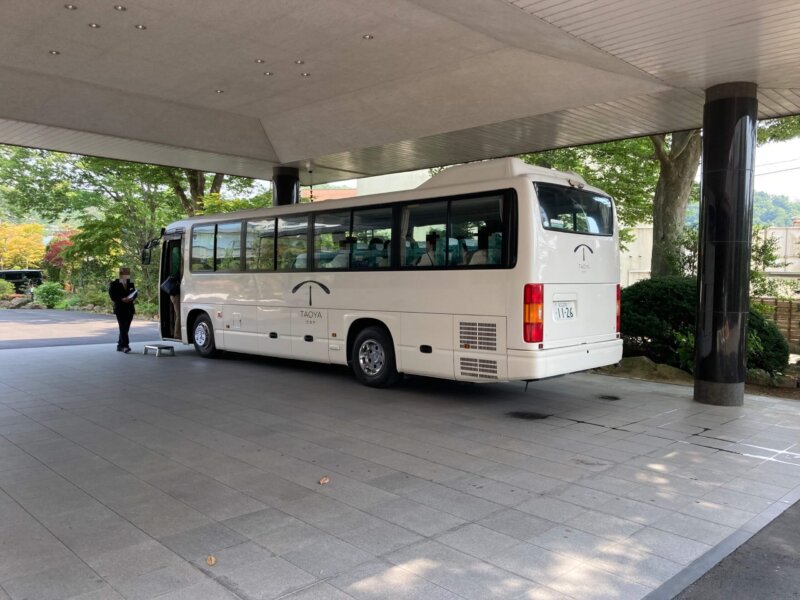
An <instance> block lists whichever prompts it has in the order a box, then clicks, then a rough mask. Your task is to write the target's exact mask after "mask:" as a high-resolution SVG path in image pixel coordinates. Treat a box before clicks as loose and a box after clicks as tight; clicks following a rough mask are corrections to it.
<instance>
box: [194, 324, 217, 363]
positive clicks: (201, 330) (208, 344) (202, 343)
mask: <svg viewBox="0 0 800 600" xmlns="http://www.w3.org/2000/svg"><path fill="white" fill-rule="evenodd" d="M192 332H193V335H192V338H193V340H194V349H195V350H196V351H197V353H198V354H199V355H200V356H202V357H203V358H214V357H216V356H218V355H219V350H217V346H216V344H214V327H213V326H212V325H211V319H209V318H208V315H200V316H199V317H197V319H196V320H195V322H194V325H193V327H192Z"/></svg>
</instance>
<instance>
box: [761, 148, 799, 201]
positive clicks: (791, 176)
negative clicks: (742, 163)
mask: <svg viewBox="0 0 800 600" xmlns="http://www.w3.org/2000/svg"><path fill="white" fill-rule="evenodd" d="M753 187H754V188H755V190H756V191H757V192H767V193H769V194H778V195H781V196H788V197H789V198H790V199H791V200H795V201H800V138H795V139H793V140H789V141H788V142H773V143H771V144H765V145H763V146H761V147H759V148H757V149H756V180H755V184H754V186H753Z"/></svg>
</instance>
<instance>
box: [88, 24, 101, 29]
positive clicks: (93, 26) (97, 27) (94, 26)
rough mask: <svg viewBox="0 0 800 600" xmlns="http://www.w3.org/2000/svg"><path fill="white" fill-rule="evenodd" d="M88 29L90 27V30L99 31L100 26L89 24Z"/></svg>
mask: <svg viewBox="0 0 800 600" xmlns="http://www.w3.org/2000/svg"><path fill="white" fill-rule="evenodd" d="M89 27H91V28H92V29H100V25H98V24H97V23H89Z"/></svg>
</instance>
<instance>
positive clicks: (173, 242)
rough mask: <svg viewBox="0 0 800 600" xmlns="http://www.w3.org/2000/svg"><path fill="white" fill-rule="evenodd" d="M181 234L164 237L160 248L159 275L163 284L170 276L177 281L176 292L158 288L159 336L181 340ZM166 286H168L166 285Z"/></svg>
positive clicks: (182, 332) (182, 333) (182, 328)
mask: <svg viewBox="0 0 800 600" xmlns="http://www.w3.org/2000/svg"><path fill="white" fill-rule="evenodd" d="M183 269H184V265H183V235H182V234H175V235H169V236H166V237H165V238H164V243H163V245H162V249H161V277H160V278H159V282H160V283H161V284H163V283H164V282H165V281H166V280H167V279H169V278H170V277H171V278H173V279H174V280H177V282H178V288H177V290H176V291H177V293H175V294H172V295H170V294H168V293H167V292H166V291H164V288H163V287H160V288H159V316H160V317H161V318H160V322H161V337H162V338H163V339H165V340H166V339H169V340H181V339H182V338H183V335H184V331H183V330H184V326H183V324H182V321H183V319H182V317H181V295H182V292H181V290H180V282H181V279H182V278H183ZM167 287H168V286H167Z"/></svg>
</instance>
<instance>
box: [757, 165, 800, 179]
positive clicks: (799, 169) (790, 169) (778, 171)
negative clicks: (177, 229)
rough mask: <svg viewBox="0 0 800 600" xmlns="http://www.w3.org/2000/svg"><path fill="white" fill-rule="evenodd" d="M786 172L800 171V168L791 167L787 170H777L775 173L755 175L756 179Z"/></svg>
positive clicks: (768, 172)
mask: <svg viewBox="0 0 800 600" xmlns="http://www.w3.org/2000/svg"><path fill="white" fill-rule="evenodd" d="M787 171H800V167H791V168H789V169H778V170H777V171H767V172H766V173H756V177H760V176H761V175H774V174H775V173H786V172H787Z"/></svg>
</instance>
